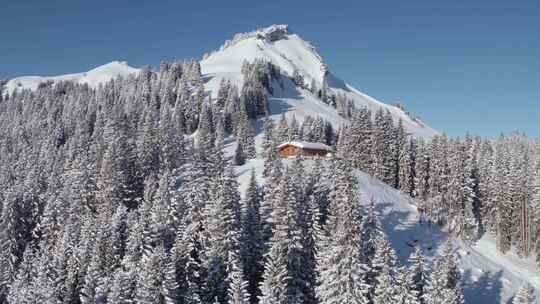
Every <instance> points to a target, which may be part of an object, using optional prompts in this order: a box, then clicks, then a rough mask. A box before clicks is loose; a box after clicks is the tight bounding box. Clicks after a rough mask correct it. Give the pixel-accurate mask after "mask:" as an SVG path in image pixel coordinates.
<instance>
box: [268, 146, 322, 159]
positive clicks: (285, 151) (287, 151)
mask: <svg viewBox="0 0 540 304" xmlns="http://www.w3.org/2000/svg"><path fill="white" fill-rule="evenodd" d="M279 154H280V155H281V156H282V157H290V156H297V155H302V156H315V157H325V156H326V154H328V151H324V150H317V149H302V148H298V147H295V146H293V145H288V146H285V147H283V148H281V149H280V150H279Z"/></svg>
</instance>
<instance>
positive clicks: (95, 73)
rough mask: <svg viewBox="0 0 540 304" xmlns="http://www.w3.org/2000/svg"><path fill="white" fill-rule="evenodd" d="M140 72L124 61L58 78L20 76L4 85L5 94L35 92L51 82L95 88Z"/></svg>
mask: <svg viewBox="0 0 540 304" xmlns="http://www.w3.org/2000/svg"><path fill="white" fill-rule="evenodd" d="M139 71H140V70H139V69H137V68H133V67H130V66H129V65H128V63H127V62H126V61H112V62H109V63H107V64H104V65H101V66H98V67H96V68H94V69H92V70H90V71H88V72H82V73H75V74H66V75H59V76H22V77H17V78H13V79H11V80H9V81H8V82H7V84H6V92H8V93H10V94H11V93H13V91H15V90H17V89H19V90H20V89H30V90H35V89H37V87H38V86H39V84H40V83H43V82H48V81H52V82H53V83H55V82H59V81H74V82H77V83H86V84H88V85H89V86H90V87H97V86H98V85H99V84H103V83H106V82H107V81H109V80H111V79H114V78H116V77H118V76H123V77H126V76H128V75H130V74H135V73H138V72H139Z"/></svg>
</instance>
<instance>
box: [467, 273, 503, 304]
mask: <svg viewBox="0 0 540 304" xmlns="http://www.w3.org/2000/svg"><path fill="white" fill-rule="evenodd" d="M502 275H503V274H502V270H501V271H497V272H482V273H481V274H480V275H478V274H474V273H472V272H471V270H470V269H467V270H466V271H465V272H464V273H462V278H463V279H462V284H463V293H464V295H465V298H466V299H467V303H479V304H482V303H501V300H502V299H501V294H502V288H503V285H502V281H501V278H502ZM487 299H489V302H488V301H487Z"/></svg>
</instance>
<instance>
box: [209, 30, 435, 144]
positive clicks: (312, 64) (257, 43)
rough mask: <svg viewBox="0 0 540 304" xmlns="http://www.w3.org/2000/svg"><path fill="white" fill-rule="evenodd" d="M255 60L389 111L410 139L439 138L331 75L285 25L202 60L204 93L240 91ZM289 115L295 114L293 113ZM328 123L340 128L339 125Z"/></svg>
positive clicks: (360, 103)
mask: <svg viewBox="0 0 540 304" xmlns="http://www.w3.org/2000/svg"><path fill="white" fill-rule="evenodd" d="M258 58H262V59H265V60H267V61H269V62H272V63H273V64H274V65H276V66H278V67H279V68H280V70H281V72H282V73H283V74H285V75H287V76H292V75H293V73H294V72H295V71H297V72H298V73H299V74H300V75H302V76H303V77H304V82H305V83H306V84H309V85H310V84H311V83H312V82H314V83H315V84H316V85H317V86H318V87H321V86H322V84H323V81H324V79H326V82H327V84H328V87H329V91H331V92H333V93H336V94H338V93H339V94H344V95H346V96H347V98H348V99H350V100H352V101H353V102H354V104H355V106H356V107H357V108H361V107H367V108H369V109H371V110H372V111H376V110H378V109H380V108H383V109H387V110H389V111H390V113H391V114H392V116H393V117H394V120H395V121H397V120H399V119H402V120H403V124H404V127H405V129H406V131H407V132H409V133H410V134H412V135H413V136H416V137H422V138H431V137H432V136H433V135H435V134H438V132H437V131H436V130H434V129H432V128H430V127H429V126H426V125H425V124H423V123H421V122H420V121H418V120H416V119H414V118H412V117H410V116H409V115H408V114H407V113H405V112H404V111H403V110H402V109H400V108H398V107H395V106H391V105H388V104H385V103H383V102H380V101H378V100H376V99H375V98H373V97H370V96H368V95H367V94H364V93H362V92H360V91H358V90H356V89H355V88H353V87H352V86H350V85H348V84H346V83H345V82H344V81H343V80H341V79H339V78H338V77H336V76H335V75H333V74H332V73H331V72H330V70H329V68H328V66H327V65H326V63H325V62H324V61H323V59H322V57H321V56H320V55H319V54H318V53H317V52H316V50H315V48H314V47H313V46H312V45H311V44H310V43H308V42H306V41H305V40H303V39H302V38H301V37H300V36H298V35H297V34H295V33H294V32H292V30H291V29H290V28H289V27H288V26H287V25H272V26H270V27H268V28H263V29H259V30H257V31H254V32H249V33H243V34H237V35H236V36H235V37H234V38H233V39H232V40H230V41H227V42H226V43H225V44H224V45H223V46H222V47H221V48H220V49H219V50H218V51H215V52H213V53H211V54H210V55H208V56H205V59H203V60H202V61H201V69H202V73H203V74H204V76H205V77H206V79H207V84H206V87H207V89H208V90H209V91H212V92H213V94H217V89H218V88H219V83H220V82H221V80H222V79H229V80H231V81H232V82H233V83H235V84H236V85H237V86H239V87H241V86H242V82H243V77H242V75H241V67H242V63H243V62H244V61H248V62H251V61H254V60H255V59H258ZM295 91H296V92H295ZM302 91H306V90H303V89H300V88H297V89H296V90H288V94H289V95H285V96H280V97H278V96H276V95H275V94H274V96H273V97H274V99H273V100H274V101H277V102H280V98H293V97H294V98H296V99H297V98H302V97H303V95H306V94H307V93H306V92H302ZM298 95H301V96H298ZM312 97H313V98H309V99H310V101H311V100H312V99H314V98H315V97H314V96H312ZM270 106H272V105H270ZM329 111H334V109H327V110H325V111H324V113H327V112H329ZM290 112H292V113H294V114H296V113H295V111H294V110H291V111H290ZM331 122H332V123H334V124H339V123H340V122H341V121H331Z"/></svg>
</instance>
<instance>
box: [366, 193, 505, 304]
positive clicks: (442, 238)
mask: <svg viewBox="0 0 540 304" xmlns="http://www.w3.org/2000/svg"><path fill="white" fill-rule="evenodd" d="M375 206H376V210H377V212H378V214H379V218H380V220H381V223H382V225H383V228H384V231H385V232H386V233H387V235H388V238H389V240H390V242H391V243H392V246H394V248H395V250H396V253H397V255H398V257H399V259H400V262H401V264H402V265H408V264H409V263H408V262H407V259H408V257H409V255H410V254H411V253H412V252H413V251H414V250H415V248H416V247H420V248H421V249H422V251H423V253H424V255H425V256H426V258H427V259H428V260H431V259H433V258H434V257H435V256H436V255H437V251H438V248H439V247H440V246H442V245H443V244H444V243H445V242H446V240H447V239H448V234H447V233H445V232H444V231H442V229H441V227H440V226H439V225H437V224H430V223H428V222H425V221H424V222H422V223H420V222H419V219H418V218H417V217H415V211H414V210H396V209H395V206H396V204H394V203H387V202H377V203H376V204H375ZM382 215H384V216H382ZM501 278H502V271H498V272H482V271H481V270H478V272H477V273H472V272H471V270H470V269H467V270H465V272H463V273H462V284H463V289H464V295H465V299H466V303H478V304H482V303H500V302H501V300H502V299H501V294H502V288H503V286H502V281H501ZM488 299H489V301H488Z"/></svg>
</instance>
